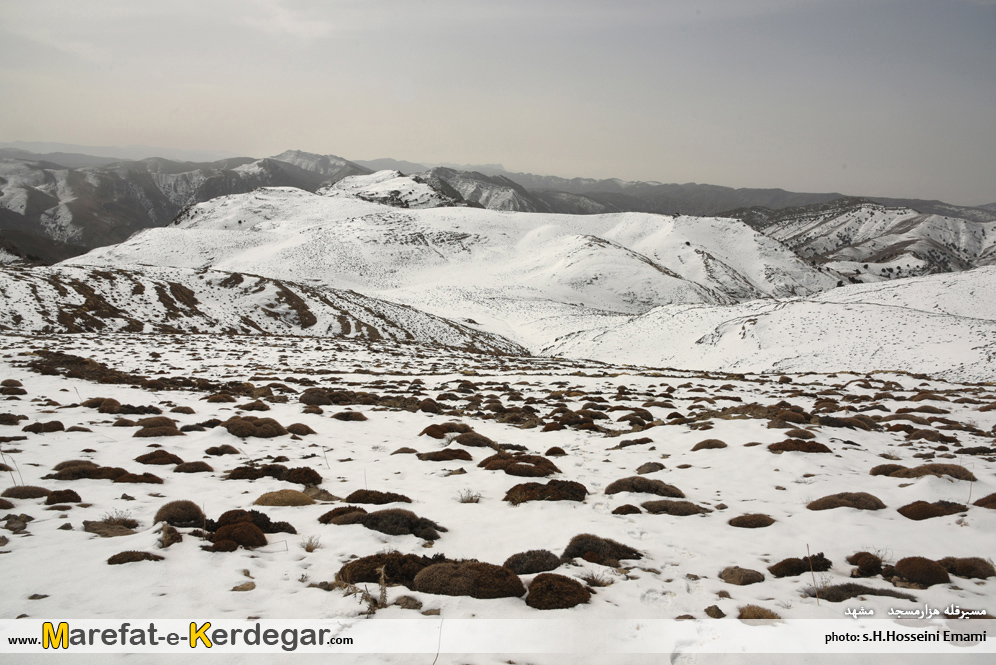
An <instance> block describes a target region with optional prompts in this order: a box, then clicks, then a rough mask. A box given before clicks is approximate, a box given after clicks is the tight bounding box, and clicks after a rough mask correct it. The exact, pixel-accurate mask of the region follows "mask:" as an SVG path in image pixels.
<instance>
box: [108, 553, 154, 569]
mask: <svg viewBox="0 0 996 665" xmlns="http://www.w3.org/2000/svg"><path fill="white" fill-rule="evenodd" d="M164 558H165V557H162V556H159V555H158V554H153V553H152V552H137V551H135V550H128V551H127V552H120V553H118V554H115V555H114V556H112V557H111V558H110V559H108V560H107V563H109V564H110V565H112V566H117V565H120V564H122V563H132V562H133V561H162V560H163V559H164Z"/></svg>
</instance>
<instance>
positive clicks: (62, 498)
mask: <svg viewBox="0 0 996 665" xmlns="http://www.w3.org/2000/svg"><path fill="white" fill-rule="evenodd" d="M82 501H83V499H81V498H80V495H79V494H77V493H76V492H74V491H73V490H55V491H54V492H52V493H51V494H49V495H48V497H47V498H46V499H45V505H46V506H54V505H56V504H59V503H82Z"/></svg>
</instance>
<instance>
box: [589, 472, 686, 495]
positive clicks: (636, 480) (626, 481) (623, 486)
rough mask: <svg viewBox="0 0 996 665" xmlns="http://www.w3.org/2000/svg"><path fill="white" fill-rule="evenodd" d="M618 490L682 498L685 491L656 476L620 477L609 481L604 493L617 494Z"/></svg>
mask: <svg viewBox="0 0 996 665" xmlns="http://www.w3.org/2000/svg"><path fill="white" fill-rule="evenodd" d="M619 492H635V493H638V494H656V495H657V496H666V497H669V498H672V499H684V498H685V493H684V492H682V491H681V490H680V489H678V488H677V487H675V486H674V485H668V484H667V483H665V482H664V481H662V480H657V479H656V478H644V477H643V476H630V477H629V478H620V479H619V480H615V481H613V482H611V483H609V485H608V487H606V488H605V493H606V494H618V493H619Z"/></svg>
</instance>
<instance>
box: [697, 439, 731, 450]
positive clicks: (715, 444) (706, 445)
mask: <svg viewBox="0 0 996 665" xmlns="http://www.w3.org/2000/svg"><path fill="white" fill-rule="evenodd" d="M712 448H726V442H725V441H720V440H719V439H706V440H705V441H699V442H698V443H696V444H695V445H694V446H692V450H693V451H695V450H709V449H712Z"/></svg>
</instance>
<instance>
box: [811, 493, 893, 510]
mask: <svg viewBox="0 0 996 665" xmlns="http://www.w3.org/2000/svg"><path fill="white" fill-rule="evenodd" d="M806 508H808V509H809V510H833V509H834V508H855V509H857V510H882V509H883V508H885V504H884V503H882V500H881V499H879V498H878V497H877V496H875V495H874V494H868V493H867V492H840V493H839V494H831V495H829V496H825V497H823V498H822V499H816V500H815V501H810V502H809V504H808V505H807V506H806Z"/></svg>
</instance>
